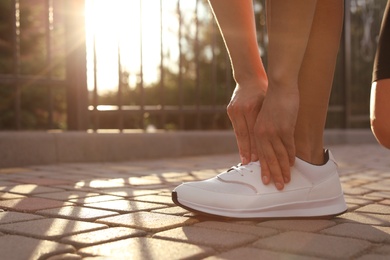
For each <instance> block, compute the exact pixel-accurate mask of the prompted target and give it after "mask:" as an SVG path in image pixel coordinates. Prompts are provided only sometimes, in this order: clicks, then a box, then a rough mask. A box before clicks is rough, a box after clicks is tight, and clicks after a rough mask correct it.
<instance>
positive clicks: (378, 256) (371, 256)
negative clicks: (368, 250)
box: [356, 254, 389, 260]
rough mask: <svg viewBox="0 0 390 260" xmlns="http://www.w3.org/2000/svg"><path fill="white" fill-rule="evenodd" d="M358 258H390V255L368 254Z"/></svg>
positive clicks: (386, 259)
mask: <svg viewBox="0 0 390 260" xmlns="http://www.w3.org/2000/svg"><path fill="white" fill-rule="evenodd" d="M356 259H357V260H388V259H389V256H388V255H378V254H366V255H363V256H360V257H358V258H356Z"/></svg>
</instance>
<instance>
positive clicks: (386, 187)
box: [362, 179, 390, 192]
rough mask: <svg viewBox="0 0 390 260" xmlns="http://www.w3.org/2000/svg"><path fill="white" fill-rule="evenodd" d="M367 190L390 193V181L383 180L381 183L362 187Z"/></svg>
mask: <svg viewBox="0 0 390 260" xmlns="http://www.w3.org/2000/svg"><path fill="white" fill-rule="evenodd" d="M362 187H364V188H366V189H370V190H376V191H387V192H389V191H390V179H382V180H380V181H379V182H374V183H370V184H367V185H364V186H362Z"/></svg>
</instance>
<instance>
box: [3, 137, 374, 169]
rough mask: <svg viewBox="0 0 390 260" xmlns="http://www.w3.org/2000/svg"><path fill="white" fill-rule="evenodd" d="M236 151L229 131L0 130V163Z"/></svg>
mask: <svg viewBox="0 0 390 260" xmlns="http://www.w3.org/2000/svg"><path fill="white" fill-rule="evenodd" d="M324 140H325V144H326V145H336V144H359V143H375V142H376V140H375V138H374V136H373V135H372V133H371V131H370V130H327V131H326V132H325V137H324ZM235 152H237V145H236V140H235V137H234V133H233V132H232V131H188V132H187V131H186V132H166V133H161V132H159V133H85V132H63V133H49V132H0V167H1V168H4V167H18V166H26V165H41V164H56V163H70V162H112V161H127V160H137V159H154V158H162V157H166V158H174V157H179V156H195V155H206V154H224V153H235Z"/></svg>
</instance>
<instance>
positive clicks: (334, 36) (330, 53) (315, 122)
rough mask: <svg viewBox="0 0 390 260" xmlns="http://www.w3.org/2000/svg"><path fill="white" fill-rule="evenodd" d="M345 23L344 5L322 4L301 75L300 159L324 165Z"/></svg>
mask: <svg viewBox="0 0 390 260" xmlns="http://www.w3.org/2000/svg"><path fill="white" fill-rule="evenodd" d="M342 23H343V1H340V0H318V1H317V7H316V11H315V15H314V20H313V25H312V29H311V32H310V37H309V42H308V45H307V48H306V53H305V57H304V60H303V63H302V66H301V71H300V74H299V93H300V104H299V113H298V119H297V125H296V128H295V147H296V153H297V156H298V157H299V158H301V159H303V160H305V161H308V162H310V163H313V164H322V163H323V162H324V158H323V154H324V152H323V132H324V128H325V121H326V115H327V110H328V103H329V96H330V92H331V87H332V82H333V76H334V69H335V66H336V59H337V52H338V49H339V44H340V37H341V31H342Z"/></svg>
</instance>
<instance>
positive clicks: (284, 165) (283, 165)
mask: <svg viewBox="0 0 390 260" xmlns="http://www.w3.org/2000/svg"><path fill="white" fill-rule="evenodd" d="M272 147H273V149H274V152H275V155H276V158H277V161H278V163H279V167H280V170H281V173H282V177H283V182H284V183H288V182H290V180H291V169H290V160H289V155H288V152H287V149H286V147H285V145H284V144H283V143H282V141H281V140H280V139H275V140H274V141H273V143H272Z"/></svg>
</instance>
